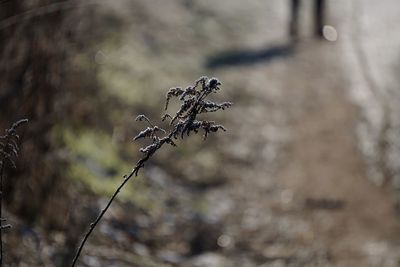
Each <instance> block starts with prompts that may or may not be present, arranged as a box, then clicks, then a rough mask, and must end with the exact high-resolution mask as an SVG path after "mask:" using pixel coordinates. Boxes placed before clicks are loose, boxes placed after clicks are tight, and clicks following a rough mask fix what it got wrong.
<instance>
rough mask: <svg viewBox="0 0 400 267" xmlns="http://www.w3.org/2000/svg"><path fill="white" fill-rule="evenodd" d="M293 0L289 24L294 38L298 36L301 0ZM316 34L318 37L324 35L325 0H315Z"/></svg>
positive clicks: (290, 32)
mask: <svg viewBox="0 0 400 267" xmlns="http://www.w3.org/2000/svg"><path fill="white" fill-rule="evenodd" d="M290 1H291V20H290V26H289V34H290V36H291V37H292V38H297V36H298V28H299V26H298V24H299V23H298V21H299V8H300V4H301V0H290ZM314 1H315V2H314V27H315V28H314V34H315V36H316V37H320V38H321V37H323V32H322V30H323V27H324V20H325V19H324V17H325V0H314Z"/></svg>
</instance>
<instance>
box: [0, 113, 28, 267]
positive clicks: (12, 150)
mask: <svg viewBox="0 0 400 267" xmlns="http://www.w3.org/2000/svg"><path fill="white" fill-rule="evenodd" d="M27 122H28V120H27V119H22V120H19V121H17V122H15V123H13V125H12V126H11V127H10V128H9V129H6V131H5V135H0V267H2V266H3V230H5V229H9V228H11V225H10V224H6V225H2V223H3V222H5V221H6V219H4V218H3V176H4V169H5V165H6V163H9V164H10V165H11V167H13V168H16V164H15V162H14V159H15V158H17V157H18V151H19V146H18V142H19V139H20V137H19V135H18V134H17V129H18V127H19V126H21V125H22V124H25V123H27Z"/></svg>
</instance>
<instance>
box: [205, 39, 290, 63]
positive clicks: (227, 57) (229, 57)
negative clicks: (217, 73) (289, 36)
mask: <svg viewBox="0 0 400 267" xmlns="http://www.w3.org/2000/svg"><path fill="white" fill-rule="evenodd" d="M294 52H295V46H294V45H293V44H291V43H288V44H278V45H274V46H271V47H268V48H265V49H260V50H236V51H227V52H222V53H220V54H217V55H214V56H211V57H210V58H208V60H207V62H206V67H207V68H210V69H216V68H222V67H227V66H241V65H253V64H257V63H261V62H263V63H266V62H270V61H272V60H274V59H278V58H286V57H289V56H292V55H293V54H294Z"/></svg>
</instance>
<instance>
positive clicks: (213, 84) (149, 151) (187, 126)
mask: <svg viewBox="0 0 400 267" xmlns="http://www.w3.org/2000/svg"><path fill="white" fill-rule="evenodd" d="M199 85H201V88H200V89H197V87H198V86H199ZM219 85H221V83H220V82H219V81H218V80H217V79H216V78H211V79H209V78H207V77H201V78H200V79H199V80H197V81H196V83H195V84H194V86H190V87H188V88H186V89H185V90H182V89H181V88H178V87H177V88H172V89H170V90H169V92H168V93H167V100H166V109H167V107H168V102H169V100H170V98H172V97H176V98H178V97H179V100H180V101H181V102H182V105H181V107H180V109H179V110H178V111H177V112H176V114H175V116H174V117H172V116H170V115H168V114H166V115H164V116H163V120H164V119H165V118H167V117H169V118H170V119H171V122H170V124H169V126H170V130H169V132H168V134H167V132H166V131H165V130H164V129H162V128H160V127H158V126H157V125H154V124H153V123H151V121H150V120H149V119H148V118H147V117H146V116H145V115H139V116H138V117H137V118H136V120H137V121H146V122H147V123H148V124H149V125H150V126H151V127H147V128H146V129H145V130H143V131H141V132H140V133H139V134H138V135H137V136H135V137H134V140H138V139H141V138H148V139H150V140H152V143H151V144H150V145H148V146H146V147H144V148H141V149H140V152H142V153H143V154H145V155H144V156H143V157H142V158H141V159H140V160H139V161H138V162H137V163H136V166H135V168H134V169H133V170H132V171H131V172H130V173H129V174H128V175H125V176H124V177H123V178H124V180H123V181H122V183H121V184H120V185H119V186H118V188H117V189H116V190H115V192H114V194H113V195H112V196H111V198H110V199H109V200H108V202H107V205H106V206H105V207H104V208H103V209H102V210H101V212H100V213H99V215H98V216H97V218H96V219H95V220H94V221H93V222H92V223H91V224H90V226H89V229H88V231H87V232H86V234H85V236H84V237H83V239H82V241H81V243H80V245H79V247H78V249H77V252H76V254H75V256H74V259H73V261H72V265H71V267H74V266H75V265H76V263H77V262H78V259H79V256H80V255H81V252H82V249H83V247H84V246H85V244H86V242H87V240H88V239H89V237H90V235H91V234H92V232H93V230H94V229H95V228H96V226H97V224H98V223H99V222H100V220H101V219H102V218H103V216H104V214H105V213H106V212H107V210H108V209H109V208H110V206H111V204H112V202H113V201H114V199H115V198H116V196H117V195H118V193H119V192H120V191H121V189H122V188H123V187H124V186H125V184H126V183H127V182H128V181H129V180H130V179H131V178H132V177H133V176H137V175H138V172H139V170H140V169H141V168H143V167H144V164H145V163H146V162H147V161H148V160H149V159H150V158H151V157H152V156H153V155H154V154H155V153H156V152H157V151H158V150H159V149H160V148H161V147H163V146H164V145H165V144H169V145H171V146H176V144H175V140H176V139H178V138H179V137H180V138H182V139H183V137H184V136H185V135H190V133H192V132H194V133H198V132H199V131H200V130H203V131H204V138H206V137H207V135H208V134H209V133H212V132H217V131H218V130H223V131H225V128H224V127H223V126H222V125H219V124H215V122H213V121H198V120H196V117H197V115H199V114H201V113H208V112H215V111H218V110H224V109H226V108H229V107H230V106H231V105H232V103H230V102H223V103H214V102H211V101H207V100H205V98H206V97H207V96H208V95H209V94H210V93H216V92H217V91H218V90H219V89H220V88H219ZM159 132H163V133H164V137H159V136H157V134H158V133H159Z"/></svg>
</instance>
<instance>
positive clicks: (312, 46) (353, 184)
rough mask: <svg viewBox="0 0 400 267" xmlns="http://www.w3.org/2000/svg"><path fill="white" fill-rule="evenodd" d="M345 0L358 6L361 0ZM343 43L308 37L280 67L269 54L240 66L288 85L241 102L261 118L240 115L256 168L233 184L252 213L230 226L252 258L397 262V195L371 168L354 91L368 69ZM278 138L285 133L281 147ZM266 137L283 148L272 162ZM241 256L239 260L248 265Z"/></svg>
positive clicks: (241, 205) (299, 262) (236, 199)
mask: <svg viewBox="0 0 400 267" xmlns="http://www.w3.org/2000/svg"><path fill="white" fill-rule="evenodd" d="M341 8H348V9H349V10H347V13H350V14H352V13H353V12H352V10H351V8H353V7H352V6H349V5H347V6H346V5H344V6H343V5H342V7H341ZM335 11H340V8H338V10H335ZM338 13H339V14H340V12H338ZM337 17H338V18H340V15H337ZM338 18H337V19H338ZM341 33H342V34H343V36H341V37H342V38H344V40H343V42H352V41H354V38H350V37H349V36H346V34H353V32H351V30H347V31H346V30H345V31H342V32H341ZM346 38H347V39H346ZM343 49H348V45H347V44H343V43H340V42H338V43H328V42H319V41H313V40H307V39H306V40H305V41H303V42H302V43H300V44H299V45H298V46H297V47H296V52H295V53H294V55H293V56H290V57H287V58H283V59H278V60H277V62H272V63H270V64H271V65H272V66H271V65H267V64H266V65H263V64H262V63H261V64H260V65H256V66H254V67H252V68H251V69H246V68H243V69H241V70H240V71H241V73H242V74H243V76H246V75H248V77H250V78H248V81H249V83H248V84H250V86H252V85H253V84H252V82H251V81H252V80H253V81H254V79H257V83H258V84H259V85H263V84H264V85H268V84H271V83H272V86H275V87H276V88H278V90H281V91H280V92H278V93H276V92H275V93H274V92H272V93H271V91H269V90H268V89H266V88H265V86H260V87H258V88H257V86H255V87H254V88H250V89H249V91H250V92H249V94H251V95H253V97H255V98H256V99H257V100H253V101H251V104H250V107H249V106H247V107H239V108H242V109H241V110H240V111H239V112H238V113H240V114H252V115H253V114H254V116H255V118H254V120H251V119H250V120H249V119H248V118H247V119H246V118H245V116H240V115H237V116H236V118H238V121H240V122H238V123H237V125H239V124H240V123H243V122H245V124H243V125H242V126H243V127H244V129H247V131H246V130H244V131H241V136H242V137H243V136H246V140H244V141H240V142H242V152H243V149H245V147H251V148H252V150H251V152H250V151H248V153H247V155H246V157H247V158H248V159H249V161H250V162H251V166H252V167H250V168H251V170H249V169H248V168H247V169H246V170H242V169H240V168H238V173H241V175H242V176H241V175H240V174H237V176H238V178H237V180H236V181H235V183H234V184H233V186H234V189H229V190H230V196H231V199H232V200H233V204H231V205H232V206H233V207H235V208H234V210H235V212H238V211H240V210H243V213H240V214H236V215H234V216H232V222H231V223H232V224H233V226H232V225H230V226H229V225H228V226H227V228H228V229H229V228H230V227H232V228H234V229H235V230H230V232H231V233H233V234H232V235H233V239H234V240H236V241H237V242H238V243H239V247H241V248H242V251H243V247H244V248H246V249H248V251H247V252H248V254H246V253H244V254H246V255H247V256H248V257H251V258H253V259H254V258H256V257H255V256H254V254H256V255H259V256H260V257H266V258H268V259H270V261H269V263H268V264H272V263H281V264H289V263H294V264H295V265H294V266H303V265H307V266H309V264H316V265H318V266H327V265H329V264H334V265H335V266H397V264H398V260H399V258H398V257H399V256H398V255H399V252H400V247H399V244H398V242H399V240H400V239H399V238H400V223H399V219H398V217H397V215H396V212H395V210H394V195H393V192H392V191H391V189H390V188H382V187H378V186H376V185H374V184H373V183H372V182H371V181H370V180H369V179H368V177H367V170H368V168H367V165H366V159H365V157H364V156H363V155H362V152H361V151H360V150H359V144H360V142H359V140H358V136H357V133H356V127H357V125H358V123H359V120H360V118H361V117H363V114H361V113H362V112H364V110H362V109H358V108H357V107H356V106H355V105H354V102H353V101H352V100H351V99H350V95H351V92H352V90H353V89H352V88H351V86H353V85H354V82H353V81H352V79H353V77H352V75H359V74H357V72H358V71H360V70H359V69H358V68H355V67H354V66H353V67H351V66H350V67H349V66H347V64H348V59H346V58H345V55H348V53H352V52H351V51H343ZM353 52H354V51H353ZM354 56H355V57H357V55H354ZM343 66H346V67H345V68H344V67H343ZM231 71H232V72H234V71H238V69H233V70H231ZM263 71H264V74H265V75H264V78H262V77H261V75H262V74H261V73H262V72H263ZM349 71H350V72H349ZM226 72H227V73H224V75H227V76H229V71H226ZM232 75H233V74H232ZM271 77H272V79H271ZM277 79H278V80H279V79H280V80H279V81H276V80H277ZM364 86H368V84H367V82H364ZM271 97H273V100H271ZM262 101H264V102H262ZM364 104H366V105H368V104H367V103H364ZM271 106H272V108H271ZM252 111H254V112H252ZM271 113H275V114H280V115H279V116H280V117H282V118H284V119H283V122H282V121H281V122H280V123H279V122H278V123H277V124H275V125H274V119H273V117H274V115H272V116H270V115H268V114H271ZM257 114H261V115H260V116H257ZM279 116H278V117H279ZM271 121H272V124H271ZM257 123H258V124H257ZM260 123H261V124H263V123H264V125H260ZM275 123H276V120H275ZM268 124H269V125H270V127H272V128H274V127H276V128H275V131H277V132H278V133H275V135H274V134H272V135H273V136H271V134H270V133H269V134H268V133H267V134H263V132H261V133H260V131H257V130H256V131H255V132H249V131H248V129H260V128H262V127H264V128H268V127H267V126H266V125H268ZM266 131H268V129H266ZM264 132H265V131H264ZM239 135H240V134H239ZM276 135H277V136H276ZM279 135H281V136H280V137H279ZM236 137H238V136H236ZM271 142H272V143H274V142H277V143H278V145H277V146H278V148H277V147H275V148H274V145H271ZM266 143H270V146H272V150H274V149H276V150H277V151H278V152H277V153H278V154H280V156H279V157H277V158H274V159H273V160H272V161H273V163H271V159H270V158H269V156H268V154H266V153H265V151H266V149H267V150H268V145H265V144H266ZM263 144H264V145H263ZM238 146H239V145H238ZM244 153H245V154H246V152H244ZM257 160H258V162H254V161H257ZM232 168H235V167H232ZM271 169H274V171H271ZM235 176H236V175H235ZM221 198H222V197H221ZM221 198H220V200H221ZM228 232H229V230H228ZM235 233H236V235H237V236H235ZM237 233H240V234H237ZM246 249H245V251H246ZM235 253H240V252H239V251H235ZM235 253H232V254H235ZM249 255H253V256H249ZM237 262H240V261H239V259H236V260H235V263H236V264H239V265H235V266H241V265H240V264H243V262H241V263H237ZM260 263H261V262H260ZM392 264H394V265H392ZM249 266H251V265H249ZM263 266H264V265H263ZM267 266H269V265H267Z"/></svg>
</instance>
